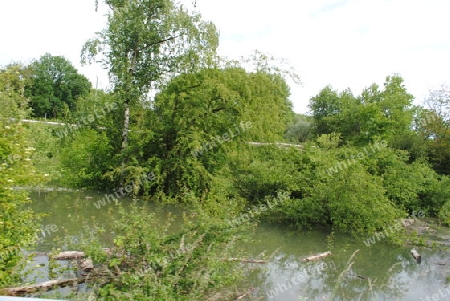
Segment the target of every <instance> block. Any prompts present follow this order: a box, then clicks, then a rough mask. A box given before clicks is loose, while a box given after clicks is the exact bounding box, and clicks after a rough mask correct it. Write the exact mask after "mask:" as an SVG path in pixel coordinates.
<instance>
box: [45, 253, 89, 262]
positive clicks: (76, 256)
mask: <svg viewBox="0 0 450 301" xmlns="http://www.w3.org/2000/svg"><path fill="white" fill-rule="evenodd" d="M49 257H50V258H51V259H55V260H71V259H80V258H84V257H85V254H84V252H78V251H66V252H61V253H59V254H56V255H54V256H52V255H50V256H49Z"/></svg>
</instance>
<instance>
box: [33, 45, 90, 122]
mask: <svg viewBox="0 0 450 301" xmlns="http://www.w3.org/2000/svg"><path fill="white" fill-rule="evenodd" d="M27 68H28V69H29V71H28V74H29V76H30V78H29V79H28V80H27V84H26V86H25V96H27V97H29V98H30V107H31V109H32V110H33V116H35V117H45V116H46V117H48V118H56V117H58V118H63V117H65V116H67V115H68V113H69V112H72V111H74V110H75V108H76V102H77V99H78V98H79V97H82V96H86V95H87V94H88V93H89V90H90V89H91V83H90V82H89V80H88V79H87V78H86V77H85V76H84V75H81V74H79V73H78V71H77V69H75V67H74V66H73V65H72V64H71V63H70V62H69V61H68V60H67V59H65V58H64V57H63V56H52V55H51V54H49V53H47V54H45V55H43V56H41V57H40V58H39V60H36V61H34V62H33V63H31V64H30V65H29V66H28V67H27Z"/></svg>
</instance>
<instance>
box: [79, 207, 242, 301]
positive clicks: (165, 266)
mask: <svg viewBox="0 0 450 301" xmlns="http://www.w3.org/2000/svg"><path fill="white" fill-rule="evenodd" d="M117 206H118V207H117V213H118V215H119V216H118V218H117V219H116V220H115V226H114V232H115V233H116V236H115V237H114V244H115V247H114V248H113V249H112V253H113V255H112V256H110V257H108V258H106V257H104V261H102V262H103V263H104V264H106V265H107V267H108V269H110V270H111V271H120V273H119V274H118V276H116V277H114V278H113V279H112V281H111V282H110V283H108V284H107V285H102V286H100V287H98V288H96V289H95V294H96V295H97V299H98V300H109V299H110V298H113V297H115V298H116V299H119V300H122V299H127V300H149V299H152V300H204V299H205V298H206V297H207V296H209V295H213V294H214V293H218V292H221V293H222V292H224V291H228V290H230V291H231V292H232V288H231V287H232V286H233V285H235V284H236V283H237V282H238V281H240V280H241V279H242V277H243V268H242V266H239V263H235V262H230V261H227V260H224V259H227V258H230V257H234V256H236V254H235V253H234V252H233V251H232V250H233V249H234V248H235V244H236V242H237V238H238V237H237V236H236V235H237V234H238V232H239V231H240V230H239V229H238V228H230V227H229V226H227V225H226V223H224V222H220V221H219V220H218V219H217V218H215V219H211V218H209V217H207V215H206V214H203V213H202V211H201V210H198V211H196V212H195V217H193V216H189V214H188V215H186V216H185V218H184V223H183V225H182V226H181V229H180V230H179V231H176V232H173V231H169V229H170V227H171V223H172V222H173V217H171V216H168V217H167V223H166V224H160V223H159V222H157V220H156V219H155V217H154V213H152V212H148V211H146V210H143V209H142V207H141V206H140V205H137V204H132V205H130V206H127V208H126V209H125V208H124V207H122V206H120V205H117ZM223 210H224V208H222V209H221V211H223ZM86 247H87V248H86V251H87V252H88V254H92V255H95V256H96V257H97V259H101V258H102V256H98V255H99V254H98V251H95V250H93V248H92V247H91V243H90V242H86ZM90 285H92V286H93V287H97V283H96V280H95V279H94V280H93V282H91V283H90Z"/></svg>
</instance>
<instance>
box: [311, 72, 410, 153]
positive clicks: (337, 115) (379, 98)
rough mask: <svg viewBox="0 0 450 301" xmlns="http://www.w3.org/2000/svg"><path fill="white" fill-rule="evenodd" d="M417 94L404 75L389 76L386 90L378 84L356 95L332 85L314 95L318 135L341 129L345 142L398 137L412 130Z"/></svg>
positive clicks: (391, 139) (365, 142)
mask: <svg viewBox="0 0 450 301" xmlns="http://www.w3.org/2000/svg"><path fill="white" fill-rule="evenodd" d="M412 100H413V97H412V95H411V94H409V93H408V92H407V91H406V89H405V87H404V85H403V79H402V78H401V77H400V76H397V75H395V76H388V77H387V78H386V81H385V83H384V88H383V90H380V88H379V87H378V86H377V85H375V84H374V85H372V86H370V87H369V88H366V89H365V90H364V91H363V92H362V93H361V95H360V96H358V97H355V96H354V95H353V94H352V92H351V91H349V90H345V91H343V92H341V93H338V92H337V91H334V90H333V89H332V88H331V87H330V86H327V87H325V88H324V89H322V90H321V91H320V92H319V94H318V95H317V96H315V97H313V98H311V101H310V104H309V107H310V109H311V111H312V115H313V118H314V121H315V126H316V127H315V128H316V131H317V133H316V134H317V135H321V134H330V133H332V132H336V133H341V134H342V138H343V141H344V143H348V142H350V143H353V144H356V145H364V144H367V143H370V142H372V141H374V140H375V139H385V140H387V141H388V142H390V141H395V139H396V138H397V137H400V136H402V135H403V134H405V133H408V132H409V131H410V126H411V123H412V120H413V113H414V110H413V107H412Z"/></svg>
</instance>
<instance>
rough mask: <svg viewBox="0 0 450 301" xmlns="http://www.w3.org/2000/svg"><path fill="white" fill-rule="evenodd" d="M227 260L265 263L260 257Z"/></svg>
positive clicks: (230, 259) (229, 259)
mask: <svg viewBox="0 0 450 301" xmlns="http://www.w3.org/2000/svg"><path fill="white" fill-rule="evenodd" d="M227 261H240V262H243V263H260V264H264V263H266V261H265V260H261V259H242V258H228V259H227Z"/></svg>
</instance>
